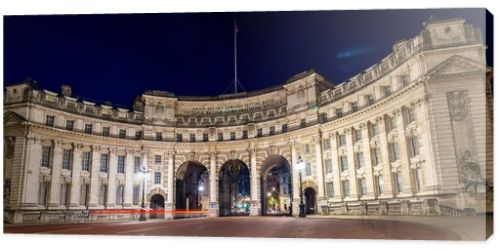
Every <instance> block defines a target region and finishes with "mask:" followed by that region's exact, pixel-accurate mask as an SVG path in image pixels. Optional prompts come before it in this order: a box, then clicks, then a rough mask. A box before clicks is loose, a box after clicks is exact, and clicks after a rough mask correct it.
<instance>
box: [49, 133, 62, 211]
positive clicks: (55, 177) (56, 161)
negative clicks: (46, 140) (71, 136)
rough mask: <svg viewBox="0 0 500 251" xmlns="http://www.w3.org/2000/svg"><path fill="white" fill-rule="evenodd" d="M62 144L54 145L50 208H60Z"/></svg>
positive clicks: (58, 142) (56, 143)
mask: <svg viewBox="0 0 500 251" xmlns="http://www.w3.org/2000/svg"><path fill="white" fill-rule="evenodd" d="M62 155H63V148H62V142H60V141H57V142H55V144H54V157H53V158H52V180H51V182H50V201H49V207H58V206H59V199H60V193H61V169H62Z"/></svg>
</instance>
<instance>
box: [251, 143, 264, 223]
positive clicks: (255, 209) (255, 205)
mask: <svg viewBox="0 0 500 251" xmlns="http://www.w3.org/2000/svg"><path fill="white" fill-rule="evenodd" d="M249 153H250V168H251V184H250V188H251V199H252V200H251V202H250V216H258V215H260V209H261V206H262V205H260V201H259V193H258V184H259V182H258V180H259V175H258V173H257V150H256V149H255V148H252V149H250V151H249Z"/></svg>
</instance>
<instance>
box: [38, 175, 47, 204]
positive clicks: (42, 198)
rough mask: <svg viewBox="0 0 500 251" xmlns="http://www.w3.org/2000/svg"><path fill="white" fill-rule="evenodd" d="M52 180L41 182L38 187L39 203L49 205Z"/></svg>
mask: <svg viewBox="0 0 500 251" xmlns="http://www.w3.org/2000/svg"><path fill="white" fill-rule="evenodd" d="M49 194H50V182H48V181H43V182H40V185H39V189H38V205H40V206H47V205H48V203H49Z"/></svg>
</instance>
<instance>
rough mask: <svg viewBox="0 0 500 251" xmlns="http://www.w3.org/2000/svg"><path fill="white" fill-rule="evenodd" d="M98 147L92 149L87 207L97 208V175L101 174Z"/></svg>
mask: <svg viewBox="0 0 500 251" xmlns="http://www.w3.org/2000/svg"><path fill="white" fill-rule="evenodd" d="M100 150H101V149H100V147H99V146H93V147H92V164H91V167H90V199H89V207H90V208H92V207H98V206H99V205H98V200H99V174H100V172H101V170H100V169H101V165H100V161H101V152H100Z"/></svg>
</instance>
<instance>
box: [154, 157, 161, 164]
mask: <svg viewBox="0 0 500 251" xmlns="http://www.w3.org/2000/svg"><path fill="white" fill-rule="evenodd" d="M155 164H161V155H155Z"/></svg>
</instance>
